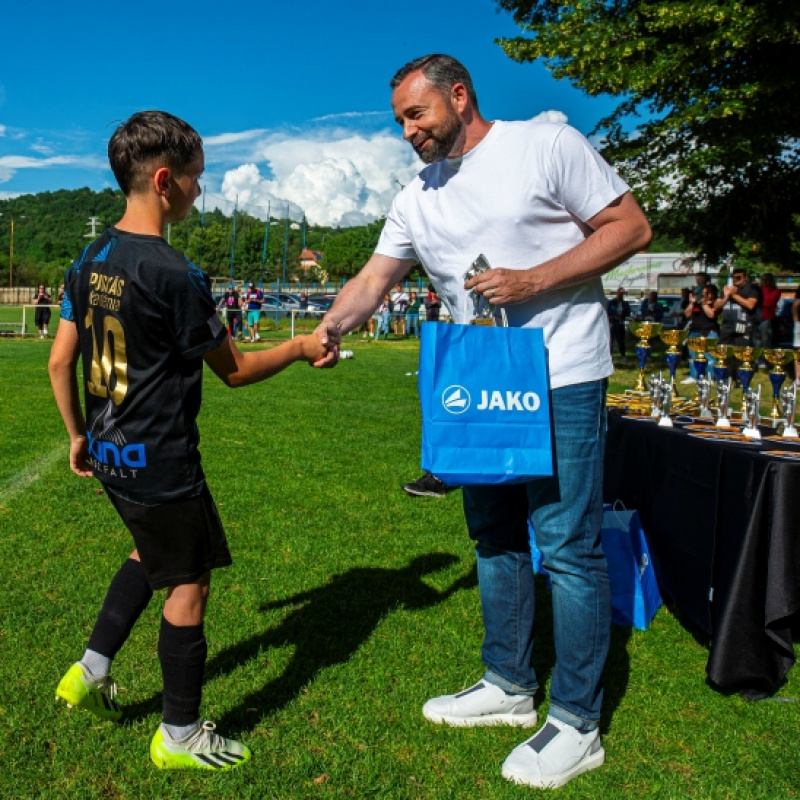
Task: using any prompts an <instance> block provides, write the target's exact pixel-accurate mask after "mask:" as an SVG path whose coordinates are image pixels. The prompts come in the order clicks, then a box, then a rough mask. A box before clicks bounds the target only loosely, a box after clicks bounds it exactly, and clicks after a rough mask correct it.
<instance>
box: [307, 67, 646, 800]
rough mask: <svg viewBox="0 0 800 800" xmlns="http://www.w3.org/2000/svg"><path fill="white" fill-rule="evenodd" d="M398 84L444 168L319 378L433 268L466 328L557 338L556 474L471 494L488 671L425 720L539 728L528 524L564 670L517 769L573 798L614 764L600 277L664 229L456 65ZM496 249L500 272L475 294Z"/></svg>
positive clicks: (511, 763)
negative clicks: (607, 708) (480, 305)
mask: <svg viewBox="0 0 800 800" xmlns="http://www.w3.org/2000/svg"><path fill="white" fill-rule="evenodd" d="M390 85H391V87H392V89H393V93H392V107H393V109H394V115H395V119H396V120H397V122H398V124H400V125H401V126H402V128H403V138H404V139H406V141H408V142H409V143H410V144H411V145H412V147H413V148H414V150H415V151H416V152H417V154H418V155H419V156H420V158H421V159H422V160H423V161H424V162H425V163H426V164H428V165H429V166H427V167H426V168H425V169H424V170H423V171H422V172H421V173H420V174H419V175H418V176H417V178H415V179H414V180H413V181H412V182H411V183H409V184H408V185H407V186H406V187H405V188H404V189H403V190H402V191H401V192H400V193H399V194H398V195H397V196H396V197H395V199H394V202H393V204H392V208H391V210H390V212H389V215H388V217H387V220H386V225H385V227H384V230H383V233H382V235H381V239H380V241H379V243H378V246H377V248H376V250H375V253H374V254H373V256H372V257H371V258H370V260H369V261H368V262H367V264H366V265H365V266H364V268H363V269H362V270H361V272H360V273H359V274H358V275H357V276H356V277H355V278H353V279H352V280H350V281H348V283H347V284H346V285H345V287H344V289H343V290H342V291H341V293H340V294H339V297H338V299H337V301H336V302H335V303H334V304H333V306H332V307H331V309H330V310H329V312H328V313H327V314H326V316H325V318H324V319H323V321H322V323H321V325H320V329H319V331H318V333H319V335H320V338H321V339H322V340H323V341H327V347H328V349H329V352H328V354H327V355H326V356H325V358H323V359H321V360H320V361H319V362H318V363H317V366H331V365H332V364H333V363H335V361H336V358H337V356H338V344H339V342H340V337H341V334H342V333H343V332H346V331H348V330H351V329H353V328H355V327H356V326H358V325H359V324H360V323H361V322H362V321H363V320H365V319H366V318H367V317H368V316H369V315H370V314H371V313H372V312H373V310H374V309H375V308H376V306H377V305H378V303H379V302H380V299H381V297H382V296H383V294H384V293H385V292H386V291H387V289H389V288H390V287H391V286H393V285H395V284H396V283H397V282H398V281H399V280H401V279H402V278H403V276H404V275H405V274H406V273H407V272H408V271H409V269H410V268H411V267H412V266H413V265H414V264H415V263H417V262H418V261H419V262H420V263H422V264H423V265H424V266H425V269H426V271H427V272H428V274H429V275H430V277H431V278H432V280H433V281H434V282H435V283H436V286H437V287H439V289H440V294H441V296H442V300H443V302H445V303H446V305H447V306H448V308H450V309H452V310H453V313H454V315H456V316H457V319H456V320H455V321H456V322H460V323H463V322H466V321H467V314H468V313H469V309H471V308H472V307H473V305H472V303H471V302H470V301H469V292H470V291H471V290H474V291H476V292H477V293H479V294H481V295H483V297H484V298H486V299H487V300H488V302H489V303H490V304H491V305H493V306H503V307H504V308H505V311H506V314H507V316H508V320H509V324H510V325H512V326H518V327H524V326H528V327H533V326H536V327H541V328H543V329H544V336H545V343H546V345H547V346H548V348H549V372H550V380H551V389H552V391H551V409H552V416H553V425H554V442H555V471H556V474H555V475H554V477H552V478H545V479H540V480H535V481H531V482H530V483H527V484H517V485H510V486H501V487H497V486H473V487H467V488H465V489H464V491H463V496H464V510H465V514H466V521H467V526H468V529H469V534H470V537H471V538H472V539H474V540H475V541H476V550H477V563H478V577H479V587H480V594H481V601H482V604H483V619H484V627H485V632H486V635H485V639H484V645H483V660H484V663H485V666H486V672H485V674H484V677H483V678H482V679H481V680H480V681H478V683H476V684H475V685H474V686H473V687H472V688H470V689H468V690H466V691H464V692H460V693H458V694H455V695H445V696H443V697H437V698H434V699H433V700H430V701H429V702H428V703H426V704H425V706H424V708H423V714H424V715H425V717H426V718H428V719H429V720H432V721H434V722H444V723H447V724H450V725H456V726H474V725H494V724H498V723H507V724H512V725H521V726H525V727H530V726H533V725H535V724H536V721H537V715H536V711H535V710H534V704H533V696H534V694H535V692H536V690H537V687H538V684H537V677H536V674H535V672H534V670H533V668H532V667H531V651H532V647H533V635H532V627H533V598H534V587H533V570H532V567H531V557H530V544H529V538H528V517H529V514H530V516H531V519H532V522H533V526H534V528H535V530H536V540H537V544H538V545H539V549H540V550H541V551H542V552H543V553H544V564H545V568H546V569H547V570H548V571H549V572H550V574H551V578H552V583H553V607H554V608H555V609H557V612H556V614H555V615H554V616H555V618H554V633H555V643H556V651H557V659H556V664H555V667H554V669H553V675H552V689H551V700H550V715H549V717H548V719H547V723H546V724H545V725H544V726H543V727H542V729H541V730H540V731H539V732H538V733H537V734H536V735H535V736H533V737H532V738H531V739H530V740H528V741H527V742H525V743H524V744H522V745H520V746H519V747H518V748H516V750H514V752H513V753H512V754H511V755H510V756H509V757H508V759H506V762H505V764H504V765H503V774H504V775H505V776H506V777H507V778H509V779H511V780H514V781H517V782H520V783H526V784H529V785H532V786H540V787H554V786H561V785H563V784H564V783H566V782H567V781H568V780H570V779H571V778H572V777H574V776H575V775H578V774H580V773H581V772H585V771H586V770H588V769H593V768H595V767H598V766H600V765H601V764H602V763H603V759H604V752H603V749H602V745H601V743H600V738H599V734H598V730H597V726H598V723H599V720H600V707H601V702H602V688H601V685H600V677H601V673H602V670H603V665H604V662H605V658H606V654H607V650H608V642H609V636H610V613H611V611H610V599H609V587H608V575H607V569H606V563H605V558H604V556H603V553H602V550H601V548H600V544H599V529H600V522H601V518H602V497H601V493H602V465H603V445H604V440H605V393H606V379H607V377H608V376H609V375H610V374H611V373H612V372H613V365H612V363H611V356H610V350H609V341H608V325H607V323H606V315H605V308H604V297H603V291H602V284H601V281H600V275H601V274H602V273H604V272H606V271H607V270H609V269H611V268H612V267H614V266H615V265H617V264H620V263H622V262H623V261H624V260H625V259H626V258H628V257H629V256H630V255H631V254H632V253H635V252H637V251H638V250H641V249H642V248H644V247H645V246H646V245H647V244H648V242H649V241H650V227H649V225H648V223H647V220H646V219H645V217H644V215H643V214H642V212H641V210H640V209H639V206H638V205H637V204H636V201H635V200H634V199H633V197H632V196H631V194H630V193H629V190H628V187H627V186H626V184H625V183H624V182H623V181H622V180H621V179H620V178H619V177H618V176H617V175H616V173H614V171H613V170H612V169H611V168H610V167H609V166H608V165H607V164H606V163H605V162H603V160H602V159H601V158H600V156H599V155H598V154H597V153H596V152H595V151H594V150H593V149H592V148H591V146H590V145H589V144H588V142H587V141H586V140H585V139H584V138H583V137H582V136H581V135H580V134H579V133H577V131H574V130H573V129H571V128H569V127H567V126H565V125H554V124H548V123H533V122H489V121H487V120H486V119H484V118H483V117H482V116H481V114H480V112H479V110H478V101H477V97H476V95H475V91H474V89H473V86H472V80H471V78H470V75H469V73H468V72H467V70H466V69H465V68H464V67H463V66H462V65H461V64H460V63H459V62H458V61H456V60H455V59H453V58H451V57H449V56H443V55H431V56H425V57H423V58H419V59H416V60H414V61H412V62H410V63H409V64H407V65H406V66H405V67H403V68H402V69H401V70H400V71H399V72H398V73H397V74H396V75H395V77H394V78H393V79H392V81H391V84H390ZM481 253H483V254H485V255H486V257H487V258H488V261H489V263H490V264H494V265H497V268H495V269H491V270H488V271H486V272H483V273H481V274H480V275H477V276H476V277H474V278H472V279H470V280H469V281H467V282H466V283H464V279H463V274H464V272H465V271H466V270H467V268H468V267H469V265H470V264H471V263H472V262H473V261H474V260H475V258H476V257H477V256H478V255H479V254H481Z"/></svg>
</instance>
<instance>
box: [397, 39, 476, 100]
mask: <svg viewBox="0 0 800 800" xmlns="http://www.w3.org/2000/svg"><path fill="white" fill-rule="evenodd" d="M417 71H419V72H421V73H422V74H423V75H424V76H425V77H426V78H427V79H428V81H429V82H430V83H431V84H432V85H433V87H434V89H436V91H438V92H439V94H441V95H442V96H443V97H445V98H447V97H449V96H450V90H451V89H452V88H453V86H454V85H455V84H456V83H463V84H464V88H465V89H466V90H467V95H468V97H469V99H470V101H471V102H472V105H473V106H474V107H475V110H476V111H477V110H478V96H477V95H476V94H475V87H474V86H473V85H472V76H471V75H470V74H469V71H468V70H467V68H466V67H465V66H464V65H463V64H462V63H461V62H460V61H458V60H457V59H455V58H453V57H452V56H446V55H444V54H442V53H431V54H430V55H427V56H420V57H419V58H415V59H414V60H413V61H409V62H408V64H406V65H405V66H404V67H400V69H399V70H397V72H396V73H395V75H394V77H393V78H392V79H391V80H390V81H389V87H390V88H391V89H392V90H394V89H396V88H397V87H398V86H399V85H400V84H401V83H402V82H403V81H404V80H405V79H406V78H407V77H408V76H409V75H410V74H411V73H412V72H417Z"/></svg>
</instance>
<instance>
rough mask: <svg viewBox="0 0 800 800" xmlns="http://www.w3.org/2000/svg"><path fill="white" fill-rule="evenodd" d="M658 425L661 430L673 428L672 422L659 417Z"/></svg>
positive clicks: (667, 418)
mask: <svg viewBox="0 0 800 800" xmlns="http://www.w3.org/2000/svg"><path fill="white" fill-rule="evenodd" d="M658 424H659V425H660V426H661V427H662V428H672V427H674V426H673V424H672V420H671V419H670V418H669V417H661V419H660V420H659V421H658Z"/></svg>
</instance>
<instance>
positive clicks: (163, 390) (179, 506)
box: [50, 111, 324, 770]
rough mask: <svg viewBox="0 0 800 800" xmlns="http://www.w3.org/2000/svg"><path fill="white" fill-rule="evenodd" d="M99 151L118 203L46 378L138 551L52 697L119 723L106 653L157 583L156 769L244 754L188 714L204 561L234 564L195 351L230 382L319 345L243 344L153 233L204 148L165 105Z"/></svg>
mask: <svg viewBox="0 0 800 800" xmlns="http://www.w3.org/2000/svg"><path fill="white" fill-rule="evenodd" d="M108 154H109V161H110V163H111V168H112V170H113V171H114V175H115V177H116V179H117V181H118V183H119V185H120V187H121V188H122V190H123V192H124V193H125V196H126V199H127V206H126V211H125V214H124V216H123V217H122V219H121V220H120V221H119V222H118V223H117V225H116V227H113V228H109V229H108V230H106V231H105V232H104V233H103V234H102V235H101V236H100V238H99V239H97V240H96V241H95V242H93V243H92V244H90V245H89V246H88V247H87V248H86V249H85V250H84V251H83V253H82V255H81V256H80V257H79V258H78V259H77V260H76V261H75V263H74V264H72V266H71V267H70V268H69V270H68V271H67V275H66V278H65V283H66V291H65V298H64V303H63V306H62V310H61V318H62V319H61V324H60V325H59V326H58V331H57V334H56V338H55V341H54V343H53V348H52V352H51V356H50V379H51V382H52V385H53V392H54V394H55V399H56V403H57V405H58V409H59V411H60V412H61V416H62V417H63V419H64V424H65V425H66V428H67V432H68V433H69V437H70V468H71V469H72V471H73V472H75V473H76V474H77V475H80V476H82V477H90V476H92V475H94V476H95V477H97V478H98V479H99V480H100V481H101V482H102V483H103V485H104V488H105V489H106V493H107V494H108V497H109V499H110V500H111V503H112V504H113V506H114V508H115V509H116V510H117V512H118V513H119V515H120V517H121V518H122V520H123V522H124V523H125V525H126V526H127V527H128V529H129V530H130V532H131V534H132V535H133V539H134V543H135V549H134V550H133V552H132V553H131V555H130V557H129V558H128V560H127V561H126V562H125V563H124V564H123V565H122V567H121V569H120V570H119V572H118V573H117V574H116V576H115V577H114V579H113V580H112V582H111V585H110V587H109V589H108V594H107V596H106V599H105V602H104V604H103V607H102V610H101V611H100V615H99V617H98V619H97V622H96V624H95V628H94V630H93V632H92V635H91V637H90V639H89V642H88V645H87V649H86V652H85V653H84V656H83V658H82V659H81V660H80V661H79V662H77V663H76V664H73V666H72V667H71V668H70V670H69V671H68V672H67V673H66V675H65V676H64V677H63V678H62V680H61V682H60V683H59V685H58V689H57V690H56V698H57V699H62V700H65V701H66V702H67V703H68V704H70V705H73V706H78V707H80V708H85V709H88V710H89V711H91V712H92V713H94V714H95V715H97V716H98V717H101V718H103V719H110V720H115V721H116V720H118V719H120V717H121V716H122V710H121V709H120V707H119V706H118V704H117V702H116V701H115V699H114V695H115V693H116V685H115V684H114V681H113V679H112V678H111V676H110V675H109V669H110V666H111V662H112V660H113V658H114V656H115V655H116V654H117V652H118V651H119V650H120V648H121V647H122V645H123V644H124V643H125V641H126V639H127V638H128V635H129V634H130V631H131V629H132V628H133V625H134V623H135V622H136V620H137V619H138V617H139V616H140V614H141V613H142V612H143V611H144V609H145V608H146V607H147V605H148V603H149V601H150V598H151V597H152V594H153V591H155V590H157V589H166V601H165V603H164V610H163V616H162V619H161V629H160V634H159V641H158V655H159V660H160V662H161V670H162V674H163V681H164V694H163V701H164V719H163V723H162V725H161V726H160V727H159V729H158V730H157V731H156V733H155V735H154V737H153V739H152V742H151V744H150V756H151V758H152V760H153V761H154V762H155V764H156V765H157V766H158V767H160V768H164V769H175V768H200V769H217V770H223V769H230V768H232V767H235V766H237V765H239V764H242V763H244V762H245V761H247V760H249V759H250V755H251V754H250V750H249V749H248V748H247V747H245V746H244V745H242V744H241V743H239V742H237V741H235V740H233V739H225V738H223V737H222V736H220V735H218V734H216V733H214V725H213V723H211V722H208V721H202V720H201V718H200V716H199V708H200V698H201V693H202V683H203V670H204V667H205V661H206V654H207V646H206V639H205V636H204V633H203V620H204V616H205V607H206V602H207V598H208V591H209V584H210V576H211V570H212V569H215V568H218V567H224V566H228V565H229V564H230V563H231V557H230V553H229V551H228V545H227V542H226V539H225V533H224V531H223V529H222V525H221V523H220V520H219V516H218V514H217V510H216V507H215V505H214V501H213V499H212V498H211V494H210V492H209V490H208V487H207V486H206V483H205V477H204V474H203V470H202V467H201V465H200V454H199V452H198V448H197V446H198V440H199V436H198V434H197V428H196V425H195V419H196V417H197V414H198V411H199V409H200V402H201V380H202V371H203V361H204V360H205V362H206V363H207V364H208V366H209V367H210V368H211V370H212V371H213V372H214V373H215V374H216V375H217V376H218V377H219V378H220V379H221V380H223V381H224V382H225V383H226V384H227V385H228V386H231V387H237V386H243V385H246V384H249V383H254V382H256V381H260V380H264V379H265V378H269V377H271V376H272V375H274V374H276V373H277V372H280V371H281V370H282V369H284V368H285V367H287V366H289V364H291V363H293V362H294V361H299V360H301V359H302V360H305V361H307V362H313V361H315V360H317V359H318V358H320V357H321V355H322V353H323V352H324V347H323V344H322V342H321V341H320V339H318V338H317V337H316V336H313V335H312V336H305V337H297V338H295V339H292V340H291V341H289V342H286V343H285V344H282V345H280V346H279V347H276V348H273V349H271V350H264V351H259V352H253V353H247V354H243V353H241V352H240V351H239V350H238V348H237V347H236V344H235V343H234V341H233V339H232V338H231V337H230V336H229V335H228V333H227V331H226V330H225V328H224V327H223V325H222V323H221V321H220V320H219V318H218V317H217V314H216V309H215V306H214V300H213V298H212V296H211V293H210V291H209V287H208V279H207V276H206V275H205V273H203V272H201V271H200V270H199V269H198V268H197V267H196V266H195V265H194V264H192V263H191V262H189V261H188V260H187V259H186V258H185V257H184V256H182V255H180V254H179V253H177V252H176V251H175V250H173V249H172V248H171V247H170V246H169V245H168V244H167V243H166V241H165V240H164V239H163V232H164V229H165V227H166V225H167V224H168V223H170V222H177V221H178V220H182V219H185V218H186V216H187V214H188V213H189V210H190V209H191V207H192V204H193V203H194V201H195V199H196V198H197V197H198V196H199V195H200V186H199V183H198V181H199V178H200V176H201V174H202V172H203V167H204V160H203V149H202V141H201V139H200V137H199V136H198V134H197V133H196V131H194V129H193V128H191V127H190V126H189V125H187V124H186V123H185V122H183V121H182V120H180V119H178V118H177V117H173V116H172V115H170V114H166V113H164V112H159V111H145V112H141V113H138V114H134V115H133V116H132V117H131V118H130V119H129V120H127V121H126V122H124V123H123V124H122V125H120V126H119V127H118V128H117V130H116V131H115V132H114V134H113V136H112V137H111V141H110V142H109V146H108ZM79 356H80V357H82V360H83V374H84V376H85V378H86V386H85V403H86V418H85V420H84V415H83V412H82V410H81V406H80V399H79V391H78V380H77V375H76V368H77V362H78V358H79Z"/></svg>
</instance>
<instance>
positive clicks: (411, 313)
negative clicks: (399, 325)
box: [406, 292, 422, 339]
mask: <svg viewBox="0 0 800 800" xmlns="http://www.w3.org/2000/svg"><path fill="white" fill-rule="evenodd" d="M421 306H422V301H421V300H420V299H419V297H418V296H417V293H416V292H411V302H410V303H409V304H408V308H407V309H406V339H407V338H408V337H409V336H411V334H412V332H413V334H414V336H416V337H417V339H419V309H420V307H421Z"/></svg>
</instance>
